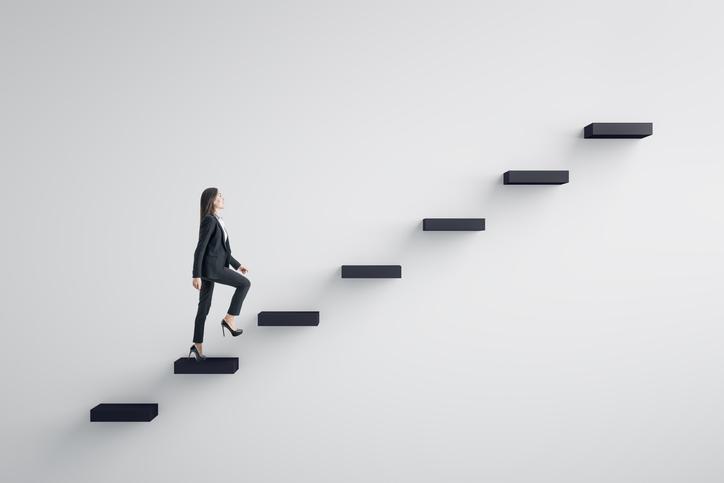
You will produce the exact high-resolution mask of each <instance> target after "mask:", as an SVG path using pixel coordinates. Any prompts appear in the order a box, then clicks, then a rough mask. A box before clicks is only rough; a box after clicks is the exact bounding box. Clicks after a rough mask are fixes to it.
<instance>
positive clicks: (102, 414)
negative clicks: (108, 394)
mask: <svg viewBox="0 0 724 483" xmlns="http://www.w3.org/2000/svg"><path fill="white" fill-rule="evenodd" d="M156 416H158V403H101V404H99V405H97V406H96V407H94V408H93V409H91V410H90V420H91V422H131V421H143V422H145V421H150V420H152V419H153V418H155V417H156Z"/></svg>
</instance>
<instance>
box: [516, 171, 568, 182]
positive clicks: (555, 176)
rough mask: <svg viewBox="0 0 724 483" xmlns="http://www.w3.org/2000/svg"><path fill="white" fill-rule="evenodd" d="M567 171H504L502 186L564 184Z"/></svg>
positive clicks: (566, 180)
mask: <svg viewBox="0 0 724 483" xmlns="http://www.w3.org/2000/svg"><path fill="white" fill-rule="evenodd" d="M566 183H568V171H506V172H505V174H504V175H503V184H566Z"/></svg>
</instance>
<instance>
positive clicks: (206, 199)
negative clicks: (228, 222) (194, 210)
mask: <svg viewBox="0 0 724 483" xmlns="http://www.w3.org/2000/svg"><path fill="white" fill-rule="evenodd" d="M217 194H219V189H218V188H206V189H205V190H204V192H203V193H201V218H199V222H200V221H201V220H203V219H204V216H206V215H209V214H213V213H214V200H215V199H216V195H217Z"/></svg>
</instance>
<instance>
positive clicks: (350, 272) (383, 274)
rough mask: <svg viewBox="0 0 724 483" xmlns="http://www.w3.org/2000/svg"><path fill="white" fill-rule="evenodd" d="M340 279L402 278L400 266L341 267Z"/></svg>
mask: <svg viewBox="0 0 724 483" xmlns="http://www.w3.org/2000/svg"><path fill="white" fill-rule="evenodd" d="M342 278H402V266H401V265H342Z"/></svg>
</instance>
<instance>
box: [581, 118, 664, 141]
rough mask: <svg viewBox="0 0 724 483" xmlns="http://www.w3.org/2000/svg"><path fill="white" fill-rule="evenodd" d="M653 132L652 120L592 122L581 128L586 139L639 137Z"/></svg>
mask: <svg viewBox="0 0 724 483" xmlns="http://www.w3.org/2000/svg"><path fill="white" fill-rule="evenodd" d="M653 133H654V123H652V122H594V123H591V124H589V125H588V126H586V127H585V128H583V137H584V138H586V139H595V138H601V139H616V138H619V139H640V138H645V137H646V136H651V135H652V134H653Z"/></svg>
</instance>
